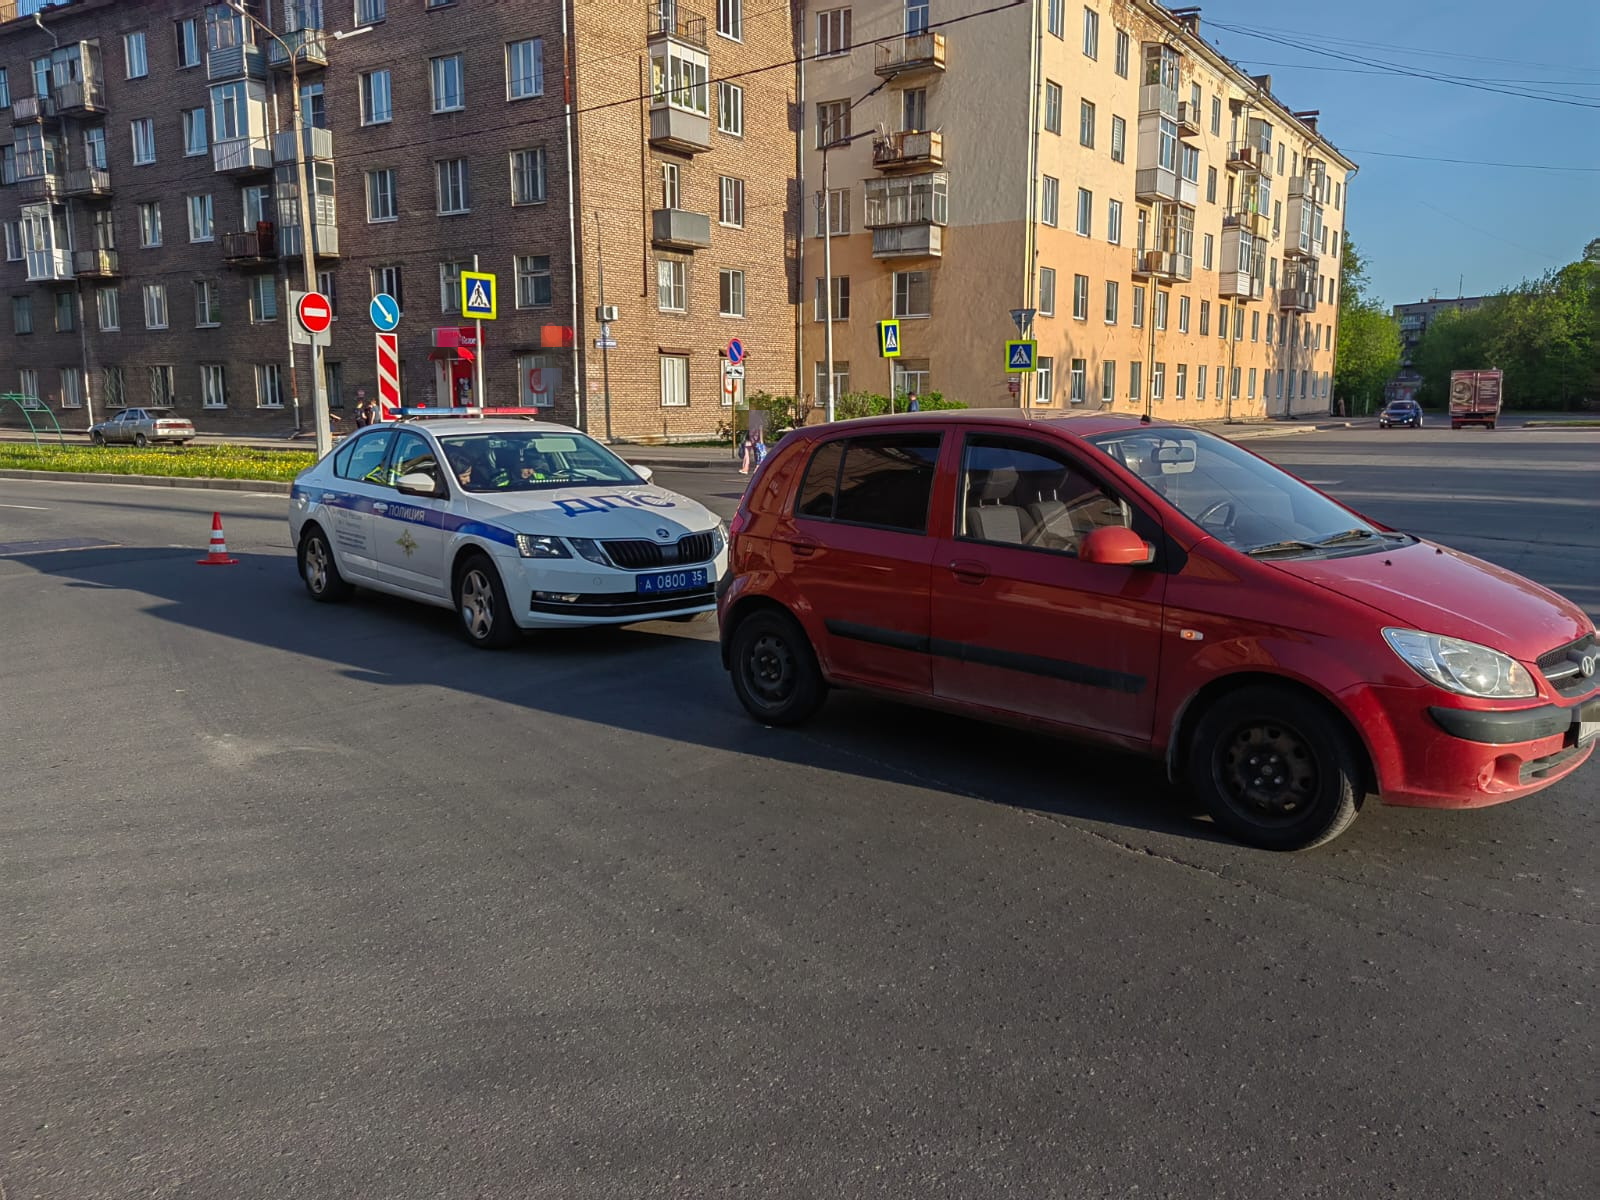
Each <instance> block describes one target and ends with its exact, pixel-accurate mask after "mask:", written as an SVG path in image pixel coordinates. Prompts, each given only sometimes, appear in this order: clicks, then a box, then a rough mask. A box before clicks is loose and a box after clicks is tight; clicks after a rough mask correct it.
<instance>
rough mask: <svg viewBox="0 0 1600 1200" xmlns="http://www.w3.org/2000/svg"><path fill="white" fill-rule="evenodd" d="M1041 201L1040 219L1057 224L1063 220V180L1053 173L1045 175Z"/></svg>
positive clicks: (1048, 223) (1052, 224) (1049, 223)
mask: <svg viewBox="0 0 1600 1200" xmlns="http://www.w3.org/2000/svg"><path fill="white" fill-rule="evenodd" d="M1041 191H1042V193H1043V194H1042V196H1041V198H1040V201H1039V219H1040V220H1041V221H1043V222H1044V223H1045V224H1046V225H1051V226H1054V225H1057V224H1059V223H1060V220H1061V181H1060V180H1059V179H1057V178H1055V177H1054V176H1052V175H1046V176H1045V177H1044V182H1043V187H1042V189H1041Z"/></svg>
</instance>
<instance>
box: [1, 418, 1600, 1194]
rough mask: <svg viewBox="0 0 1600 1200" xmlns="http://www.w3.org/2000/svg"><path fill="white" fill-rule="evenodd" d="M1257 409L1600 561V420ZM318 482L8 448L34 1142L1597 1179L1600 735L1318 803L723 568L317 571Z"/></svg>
mask: <svg viewBox="0 0 1600 1200" xmlns="http://www.w3.org/2000/svg"><path fill="white" fill-rule="evenodd" d="M1248 445H1249V446H1250V448H1251V449H1253V450H1255V451H1256V452H1258V453H1263V454H1265V455H1266V456H1267V457H1269V458H1271V459H1273V460H1274V461H1277V462H1279V463H1280V464H1281V465H1284V466H1286V467H1287V468H1288V469H1290V470H1292V471H1294V472H1296V473H1297V474H1299V475H1300V476H1301V477H1302V478H1305V479H1307V480H1309V481H1310V482H1312V483H1315V484H1317V485H1318V486H1320V487H1322V488H1324V490H1326V491H1329V492H1330V493H1331V494H1333V495H1334V496H1336V497H1337V498H1339V499H1342V500H1344V501H1346V502H1347V503H1349V504H1351V505H1352V506H1354V507H1356V508H1358V509H1361V510H1363V511H1365V512H1366V513H1368V514H1369V515H1371V516H1372V517H1374V518H1375V519H1377V520H1380V521H1384V522H1386V523H1389V524H1393V525H1396V526H1398V527H1401V528H1405V529H1408V530H1410V531H1412V532H1416V533H1419V534H1422V535H1424V536H1429V537H1436V538H1438V539H1439V540H1442V541H1445V542H1448V543H1450V544H1453V545H1456V546H1458V547H1460V548H1462V549H1464V550H1467V551H1469V552H1472V553H1475V554H1479V555H1481V556H1483V557H1485V558H1488V559H1490V560H1491V561H1495V562H1499V563H1502V564H1503V565H1505V566H1508V567H1510V568H1512V569H1514V570H1517V571H1519V572H1522V573H1524V574H1527V575H1529V576H1531V577H1533V578H1535V579H1537V580H1540V581H1541V582H1544V583H1547V584H1549V585H1550V586H1552V587H1555V588H1557V589H1558V590H1561V591H1563V592H1564V593H1566V594H1567V595H1569V596H1571V597H1572V598H1573V599H1574V600H1576V601H1577V602H1578V603H1580V604H1581V605H1583V606H1584V607H1585V608H1586V609H1587V610H1588V611H1589V612H1590V613H1591V614H1597V615H1600V498H1597V495H1596V489H1595V466H1594V464H1595V463H1596V462H1597V461H1600V430H1590V431H1587V432H1580V431H1577V430H1536V429H1502V430H1497V431H1495V432H1494V433H1485V432H1482V431H1475V430H1473V431H1461V432H1459V433H1452V432H1451V431H1450V430H1448V429H1423V430H1421V431H1412V430H1385V431H1378V430H1377V429H1375V428H1369V427H1365V426H1363V427H1360V428H1354V429H1349V430H1340V431H1328V432H1322V433H1317V434H1311V435H1305V436H1298V437H1286V438H1266V439H1259V440H1254V441H1252V442H1250V443H1248ZM656 482H658V483H660V484H662V485H663V486H665V487H668V488H671V489H674V490H678V491H682V492H685V493H688V494H690V495H692V496H694V497H695V498H696V499H699V500H701V501H702V502H703V503H705V504H707V506H708V507H710V508H712V509H713V510H714V511H717V512H719V513H720V514H721V515H723V516H729V515H731V513H732V511H733V508H734V506H735V505H736V504H737V500H738V497H739V495H740V492H741V489H742V485H743V482H744V479H743V477H741V476H740V475H739V474H738V473H737V471H736V470H733V469H732V468H731V467H730V468H726V469H722V468H710V469H706V468H699V469H672V468H657V470H656ZM218 506H221V507H222V508H223V512H224V517H225V521H226V533H227V540H228V546H229V549H230V551H231V552H232V553H233V555H234V556H235V557H237V558H238V559H239V560H240V562H239V564H238V565H237V566H234V567H229V568H221V569H215V570H204V569H201V568H198V567H196V566H194V559H195V558H196V557H197V556H198V555H199V553H201V552H203V551H204V549H205V547H206V537H207V534H208V531H209V527H210V517H211V512H212V510H213V509H214V508H216V507H218ZM284 509H285V502H284V499H283V497H278V496H251V495H249V494H230V495H227V496H223V495H221V494H211V493H205V492H199V491H179V490H172V489H151V488H140V487H128V486H110V485H86V484H68V483H57V482H35V481H16V480H0V529H3V530H4V533H3V534H0V606H3V609H4V611H5V612H6V613H7V628H8V636H7V651H8V652H7V654H6V655H5V656H4V660H3V661H0V693H3V695H4V698H5V704H4V711H3V715H0V719H3V720H4V721H5V724H6V739H7V744H8V746H9V747H11V751H12V752H11V753H10V754H9V755H8V756H7V775H8V778H7V783H6V786H5V787H4V789H3V790H0V796H3V800H0V925H3V926H4V927H5V928H6V929H7V930H10V931H12V936H10V937H8V938H5V939H3V940H0V1028H3V1029H4V1031H5V1037H4V1038H3V1039H0V1147H3V1148H0V1193H3V1194H4V1195H16V1196H28V1197H34V1196H38V1197H51V1198H55V1197H71V1198H72V1200H84V1198H97V1197H113V1196H115V1197H123V1196H126V1195H130V1194H145V1193H148V1194H155V1195H174V1196H180V1195H182V1196H189V1195H192V1196H217V1195H237V1196H253V1195H268V1194H272V1195H307V1196H333V1195H350V1196H356V1195H370V1196H382V1197H385V1198H386V1200H388V1198H406V1197H430V1198H432V1197H436V1196H441V1195H442V1196H464V1195H481V1196H505V1197H519V1198H520V1197H542V1196H549V1197H560V1198H562V1200H568V1198H574V1197H629V1198H632V1197H639V1196H645V1195H651V1196H684V1197H691V1196H692V1197H710V1196H731V1195H760V1196H764V1197H777V1196H794V1197H807V1198H812V1197H821V1196H858V1195H874V1196H906V1197H919V1198H921V1197H930V1196H950V1197H963V1198H966V1197H990V1196H993V1197H1002V1196H1007V1197H1009V1196H1030V1197H1031V1196H1045V1195H1067V1196H1074V1197H1076V1196H1106V1197H1126V1196H1129V1195H1134V1194H1139V1195H1153V1196H1185V1197H1187V1196H1196V1195H1206V1196H1216V1197H1233V1196H1238V1197H1245V1196H1249V1197H1281V1196H1285V1195H1295V1196H1329V1197H1335V1196H1337V1197H1344V1196H1365V1195H1376V1194H1382V1193H1384V1192H1393V1193H1395V1194H1409V1195H1416V1196H1451V1197H1465V1196H1484V1197H1491V1196H1492V1197H1499V1196H1503V1195H1506V1194H1508V1193H1509V1192H1511V1191H1513V1190H1515V1191H1518V1192H1523V1193H1528V1194H1534V1195H1540V1196H1550V1197H1557V1196H1574V1197H1576V1196H1581V1195H1587V1194H1588V1192H1589V1190H1590V1189H1591V1187H1592V1183H1593V1179H1592V1170H1591V1169H1590V1166H1589V1163H1590V1160H1591V1157H1592V1156H1591V1155H1590V1154H1589V1153H1588V1152H1586V1151H1584V1150H1583V1147H1584V1146H1585V1145H1588V1144H1590V1139H1591V1137H1592V1130H1593V1097H1592V1092H1593V1088H1592V1084H1591V1082H1590V1081H1591V1080H1592V1078H1593V1074H1594V1070H1595V1066H1596V1063H1595V1057H1594V1039H1593V1033H1592V1025H1593V1014H1592V1004H1591V1001H1592V994H1593V963H1594V962H1595V957H1596V949H1597V945H1596V940H1597V939H1596V936H1595V930H1596V919H1597V915H1596V910H1595V905H1594V896H1595V892H1596V887H1597V880H1596V870H1595V856H1594V812H1595V801H1596V799H1597V796H1600V767H1595V766H1594V765H1593V764H1591V765H1590V767H1589V768H1587V769H1586V770H1585V771H1583V772H1580V773H1579V775H1577V776H1576V777H1575V778H1574V779H1571V780H1568V781H1566V782H1565V783H1563V784H1561V785H1558V786H1557V787H1554V788H1552V789H1551V790H1549V791H1548V792H1545V793H1543V794H1541V795H1539V796H1537V797H1535V798H1533V799H1532V800H1529V801H1526V802H1524V803H1522V804H1516V805H1509V806H1502V807H1498V808H1490V809H1485V810H1481V811H1477V812H1469V813H1458V814H1447V813H1437V812H1425V811H1412V810H1398V809H1395V810H1382V809H1379V810H1376V811H1368V812H1367V813H1366V814H1365V815H1364V816H1363V818H1362V819H1361V820H1360V821H1358V822H1357V823H1356V825H1355V826H1354V827H1353V828H1352V830H1351V831H1350V832H1349V833H1347V834H1346V835H1345V836H1344V837H1343V838H1341V839H1340V840H1339V841H1338V842H1336V843H1334V844H1333V845H1332V846H1330V847H1328V848H1327V849H1326V850H1323V851H1320V852H1316V853H1313V854H1309V855H1303V856H1272V855H1267V854H1263V853H1260V852H1256V851H1251V850H1248V849H1245V848H1243V847H1240V846H1238V845H1235V844H1233V843H1231V842H1228V841H1226V840H1223V839H1220V838H1218V837H1216V836H1214V835H1213V833H1212V831H1211V828H1210V826H1209V824H1208V823H1207V822H1206V821H1205V820H1203V819H1202V818H1201V817H1199V816H1198V815H1197V814H1195V813H1194V812H1192V811H1191V810H1190V808H1189V806H1188V805H1187V804H1186V803H1185V802H1184V800H1183V798H1182V797H1181V796H1180V795H1178V794H1177V793H1175V792H1174V791H1172V790H1171V789H1170V788H1169V787H1168V786H1167V784H1166V783H1165V781H1164V778H1163V776H1162V774H1161V772H1160V771H1159V770H1157V769H1154V768H1152V767H1150V766H1149V765H1147V764H1144V763H1142V762H1139V761H1136V760H1132V759H1125V758H1121V757H1117V756H1114V755H1108V754H1104V753H1100V752H1086V751H1084V750H1082V749H1080V748H1077V747H1075V746H1072V745H1070V744H1067V743H1063V742H1057V741H1053V740H1049V739H1045V738H1040V737H1034V736H1030V735H1026V734H1021V733H1013V732H1008V731H1001V730H994V729H974V728H972V727H970V726H968V725H966V724H964V723H963V722H960V721H957V720H955V719H952V718H945V717H941V716H937V715H931V714H926V713H922V712H917V711H912V710H908V709H902V708H898V707H895V706H892V705H885V704H881V703H878V702H873V701H866V700H861V699H856V698H852V697H848V696H841V697H835V698H834V699H833V700H832V701H831V702H830V704H829V706H828V707H827V708H826V709H825V710H824V712H823V714H822V716H821V717H820V718H819V719H818V721H817V722H816V723H814V724H813V725H811V726H808V727H807V728H806V729H805V730H803V731H778V730H769V729H764V728H762V727H760V726H758V725H755V724H754V723H752V722H750V721H749V720H748V719H747V718H746V717H745V716H744V715H743V714H742V712H741V711H740V710H739V709H738V706H737V704H736V703H735V701H734V700H733V697H732V693H731V690H730V689H729V686H728V682H727V679H726V677H725V675H724V674H723V672H722V670H721V668H720V665H719V663H718V661H717V655H716V652H715V648H714V639H715V628H714V625H713V624H711V623H708V622H704V621H703V622H700V623H696V624H688V625H676V624H650V625H642V626H637V627H632V628H628V629H624V630H611V631H604V630H602V631H593V632H583V633H562V634H552V635H545V636H540V637H538V638H534V639H530V640H528V641H527V642H526V643H525V644H523V645H522V646H520V647H518V648H516V649H514V650H512V651H511V652H509V653H506V654H502V655H487V654H481V653H476V652H474V651H472V650H471V649H470V648H468V647H466V646H465V645H464V644H463V643H462V642H461V640H460V639H459V638H458V636H457V634H456V632H455V629H454V627H453V618H452V616H451V614H449V613H446V612H441V611H436V610H429V609H424V608H419V607H415V606H412V605H410V604H407V603H403V602H400V601H391V600H388V599H385V598H379V597H373V596H362V597H358V599H357V600H356V601H355V602H354V603H352V604H350V605H347V606H343V607H339V608H326V607H319V606H314V605H311V604H310V603H309V602H308V601H307V600H306V599H305V597H304V595H303V593H302V591H301V588H300V584H299V581H298V579H297V578H296V577H295V573H294V568H293V559H292V552H291V548H290V546H289V543H288V536H287V530H286V525H285V522H284V515H283V514H284Z"/></svg>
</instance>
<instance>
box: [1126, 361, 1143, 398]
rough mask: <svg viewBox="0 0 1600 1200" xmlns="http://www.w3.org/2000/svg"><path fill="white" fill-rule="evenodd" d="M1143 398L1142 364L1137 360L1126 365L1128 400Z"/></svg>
mask: <svg viewBox="0 0 1600 1200" xmlns="http://www.w3.org/2000/svg"><path fill="white" fill-rule="evenodd" d="M1143 398H1144V364H1143V363H1142V362H1140V361H1138V360H1137V359H1135V360H1134V361H1133V362H1130V363H1129V364H1128V399H1130V400H1135V401H1137V400H1141V399H1143Z"/></svg>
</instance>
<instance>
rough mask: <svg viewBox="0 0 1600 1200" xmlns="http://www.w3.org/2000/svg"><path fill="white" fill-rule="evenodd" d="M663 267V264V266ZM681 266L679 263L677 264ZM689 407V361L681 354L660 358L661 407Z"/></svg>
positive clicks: (666, 355) (664, 355) (665, 355)
mask: <svg viewBox="0 0 1600 1200" xmlns="http://www.w3.org/2000/svg"><path fill="white" fill-rule="evenodd" d="M663 265H665V264H663ZM679 265H680V266H681V265H682V264H681V263H680V264H679ZM688 406H689V359H688V356H687V355H683V354H663V355H662V356H661V407H662V408H687V407H688Z"/></svg>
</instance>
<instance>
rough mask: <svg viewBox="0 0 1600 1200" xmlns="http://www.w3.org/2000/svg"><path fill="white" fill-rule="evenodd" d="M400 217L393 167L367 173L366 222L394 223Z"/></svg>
mask: <svg viewBox="0 0 1600 1200" xmlns="http://www.w3.org/2000/svg"><path fill="white" fill-rule="evenodd" d="M399 216H400V204H399V200H398V198H397V192H396V178H395V171H394V168H393V167H385V168H383V169H382V170H379V171H368V172H367V220H368V221H394V220H397V219H398V218H399Z"/></svg>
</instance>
